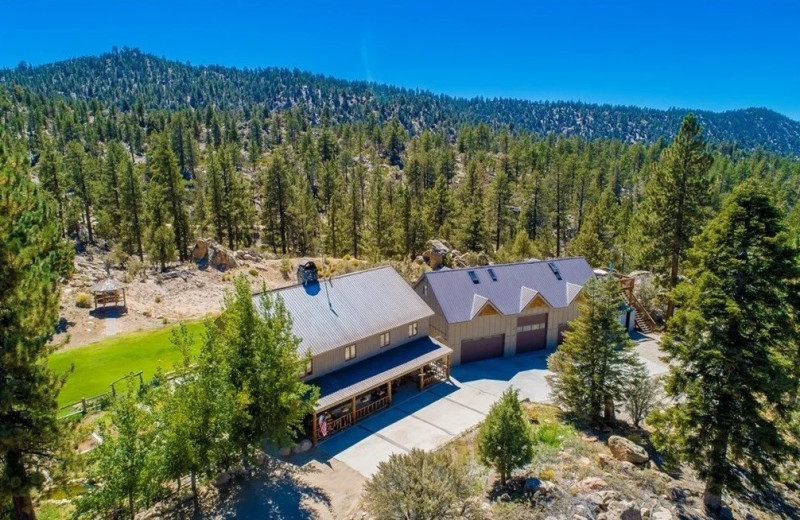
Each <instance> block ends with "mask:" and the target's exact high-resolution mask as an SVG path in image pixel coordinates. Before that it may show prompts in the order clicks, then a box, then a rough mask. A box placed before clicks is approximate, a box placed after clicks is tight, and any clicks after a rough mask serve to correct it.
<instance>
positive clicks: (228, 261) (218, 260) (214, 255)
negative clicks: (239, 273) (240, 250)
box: [208, 246, 239, 271]
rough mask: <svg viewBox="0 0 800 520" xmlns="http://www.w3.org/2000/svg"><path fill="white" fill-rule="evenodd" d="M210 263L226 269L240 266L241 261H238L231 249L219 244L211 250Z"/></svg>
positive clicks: (222, 269) (212, 265)
mask: <svg viewBox="0 0 800 520" xmlns="http://www.w3.org/2000/svg"><path fill="white" fill-rule="evenodd" d="M208 265H210V266H211V267H214V268H216V269H219V270H220V271H225V270H227V269H233V268H235V267H238V265H239V263H238V262H237V261H236V258H234V257H233V254H232V253H231V251H230V250H228V249H226V248H224V247H221V246H217V247H215V248H213V249H211V251H210V252H209V255H208Z"/></svg>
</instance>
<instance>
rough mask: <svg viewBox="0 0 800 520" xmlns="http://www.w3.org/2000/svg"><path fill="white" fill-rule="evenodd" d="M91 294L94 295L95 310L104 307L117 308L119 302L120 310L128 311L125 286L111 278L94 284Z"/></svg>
mask: <svg viewBox="0 0 800 520" xmlns="http://www.w3.org/2000/svg"><path fill="white" fill-rule="evenodd" d="M92 294H93V295H94V308H95V309H97V307H105V306H106V305H114V306H119V305H120V302H121V303H122V308H123V309H125V310H126V311H127V310H128V302H127V301H126V299H125V286H124V285H122V284H121V283H119V282H118V281H116V280H114V279H113V278H106V279H105V280H101V281H99V282H97V283H96V284H94V286H93V287H92Z"/></svg>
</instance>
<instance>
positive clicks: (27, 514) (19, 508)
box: [12, 493, 36, 520]
mask: <svg viewBox="0 0 800 520" xmlns="http://www.w3.org/2000/svg"><path fill="white" fill-rule="evenodd" d="M12 501H13V503H14V513H13V516H12V518H13V519H14V520H36V511H34V509H33V501H32V500H31V494H30V493H24V494H21V495H14V496H13V498H12Z"/></svg>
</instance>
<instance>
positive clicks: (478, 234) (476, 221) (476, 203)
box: [460, 161, 488, 252]
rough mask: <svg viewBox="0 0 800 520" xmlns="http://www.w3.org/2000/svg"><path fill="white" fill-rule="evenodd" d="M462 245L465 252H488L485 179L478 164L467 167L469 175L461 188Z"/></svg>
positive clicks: (472, 162) (473, 162)
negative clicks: (484, 192)
mask: <svg viewBox="0 0 800 520" xmlns="http://www.w3.org/2000/svg"><path fill="white" fill-rule="evenodd" d="M460 201H461V216H460V220H461V243H462V245H463V249H464V250H465V251H475V252H479V251H484V250H486V241H487V238H486V237H487V234H488V233H487V231H486V213H485V210H484V199H483V179H482V176H481V174H480V173H479V171H478V164H477V163H476V162H475V161H471V162H470V163H469V164H468V165H467V175H466V178H465V180H464V183H463V185H462V186H461V193H460Z"/></svg>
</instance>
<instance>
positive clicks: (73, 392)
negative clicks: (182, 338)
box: [50, 321, 203, 406]
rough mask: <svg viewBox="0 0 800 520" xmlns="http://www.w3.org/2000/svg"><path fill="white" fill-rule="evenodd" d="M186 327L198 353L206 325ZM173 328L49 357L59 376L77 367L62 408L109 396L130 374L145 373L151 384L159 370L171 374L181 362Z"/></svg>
mask: <svg viewBox="0 0 800 520" xmlns="http://www.w3.org/2000/svg"><path fill="white" fill-rule="evenodd" d="M186 326H187V328H188V329H189V331H190V332H191V333H192V334H193V335H194V349H195V351H197V349H198V348H199V345H200V337H201V334H202V329H203V323H202V322H201V321H196V322H188V323H187V324H186ZM172 328H173V327H172V326H169V327H164V328H162V329H156V330H148V331H141V332H133V333H130V334H122V335H119V336H113V337H110V338H107V339H104V340H102V341H98V342H97V343H91V344H89V345H86V346H84V347H77V348H74V349H71V350H67V351H64V352H57V353H55V354H53V355H52V356H50V368H51V369H52V370H53V371H55V372H56V373H63V372H65V371H67V370H69V367H70V366H74V371H73V372H72V373H71V374H69V375H68V376H67V382H66V384H65V385H64V388H62V390H61V394H60V395H59V397H58V402H59V405H60V406H63V405H65V404H69V403H73V402H75V401H78V400H80V399H81V398H83V397H92V396H95V395H98V394H102V393H104V392H108V391H109V390H110V388H111V387H110V384H111V383H112V382H113V381H116V380H117V379H119V378H120V377H122V376H124V375H126V374H129V373H131V372H138V371H140V370H141V371H143V372H144V374H143V376H144V379H145V381H148V380H149V379H150V378H152V377H153V374H155V372H156V369H157V368H159V367H161V368H162V369H163V370H164V371H169V370H172V369H173V367H174V365H175V363H176V362H178V361H179V360H180V353H179V352H178V351H177V350H176V349H175V347H173V346H172V343H170V341H169V335H170V330H172Z"/></svg>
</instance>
